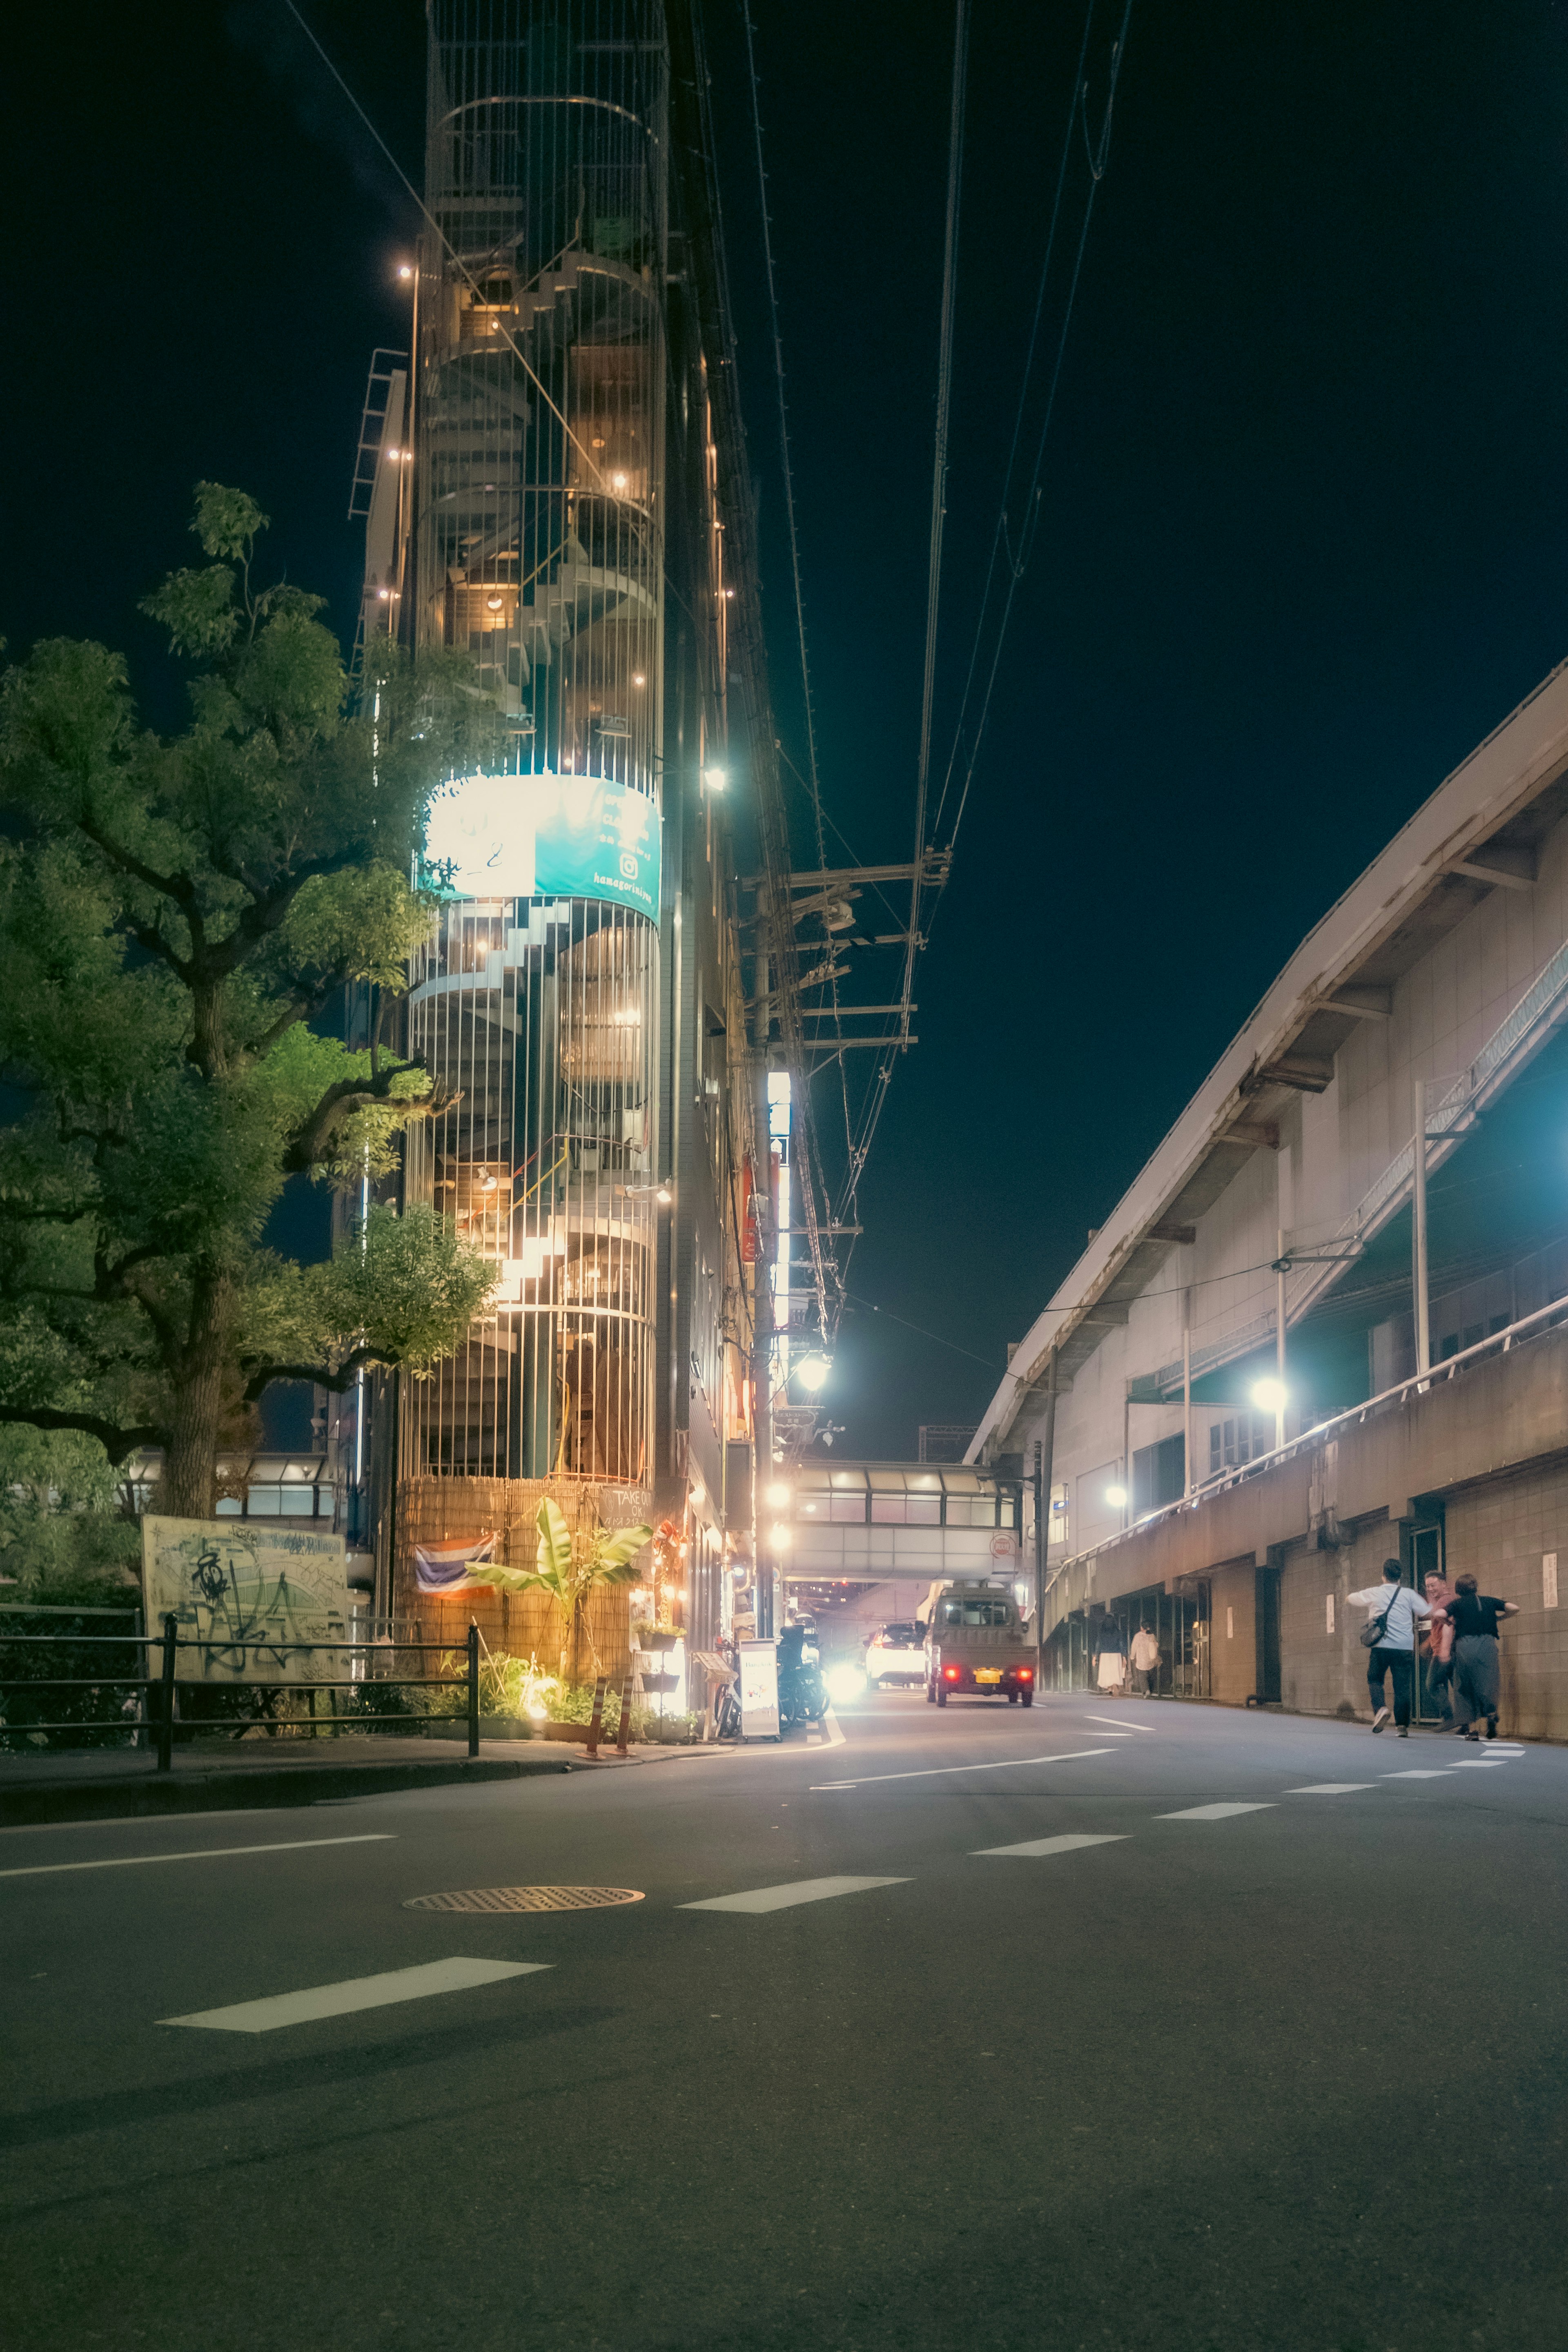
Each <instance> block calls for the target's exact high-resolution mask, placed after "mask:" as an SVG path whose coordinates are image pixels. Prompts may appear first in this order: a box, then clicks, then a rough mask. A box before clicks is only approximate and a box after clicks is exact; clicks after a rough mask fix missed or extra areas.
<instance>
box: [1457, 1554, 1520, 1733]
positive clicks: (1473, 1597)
mask: <svg viewBox="0 0 1568 2352" xmlns="http://www.w3.org/2000/svg"><path fill="white" fill-rule="evenodd" d="M1518 1614H1519V1603H1518V1601H1494V1600H1493V1599H1492V1598H1491V1596H1490V1595H1489V1594H1484V1593H1481V1592H1479V1591H1477V1590H1476V1580H1475V1578H1474V1577H1473V1576H1461V1577H1459V1578H1458V1579H1457V1580H1456V1582H1455V1585H1454V1598H1453V1599H1452V1601H1449V1602H1448V1604H1447V1617H1448V1622H1449V1624H1450V1625H1452V1627H1453V1629H1454V1717H1455V1722H1456V1725H1457V1727H1458V1729H1459V1730H1460V1731H1461V1732H1463V1734H1464V1736H1465V1738H1467V1739H1474V1738H1477V1736H1478V1735H1477V1731H1476V1723H1477V1720H1478V1718H1479V1717H1481V1716H1483V1715H1484V1716H1485V1717H1486V1719H1487V1738H1489V1739H1495V1738H1497V1709H1498V1670H1499V1667H1500V1664H1501V1657H1500V1652H1499V1649H1498V1637H1497V1629H1498V1625H1499V1623H1500V1621H1501V1619H1503V1618H1504V1617H1517V1616H1518Z"/></svg>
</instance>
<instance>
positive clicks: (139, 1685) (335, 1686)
mask: <svg viewBox="0 0 1568 2352" xmlns="http://www.w3.org/2000/svg"><path fill="white" fill-rule="evenodd" d="M72 1613H73V1614H77V1615H85V1614H87V1613H88V1612H85V1611H78V1612H72ZM177 1626H178V1620H177V1619H176V1618H174V1616H172V1615H170V1616H165V1617H164V1619H163V1632H162V1633H0V1652H3V1651H5V1650H6V1649H10V1648H21V1647H28V1646H39V1645H41V1646H44V1647H48V1648H53V1649H71V1650H83V1649H92V1648H94V1647H101V1648H105V1649H116V1650H126V1649H139V1650H142V1651H152V1650H156V1651H158V1653H159V1654H160V1655H159V1671H158V1673H157V1674H156V1675H108V1676H106V1677H105V1678H104V1679H103V1680H102V1681H98V1680H95V1679H94V1677H93V1676H91V1675H39V1676H37V1677H36V1678H32V1679H25V1680H22V1681H10V1682H0V1696H4V1694H5V1692H7V1691H14V1690H16V1691H22V1690H26V1691H45V1690H103V1689H105V1688H108V1689H111V1690H115V1691H126V1692H130V1691H137V1692H153V1691H156V1692H157V1693H158V1694H159V1701H160V1704H159V1706H158V1707H157V1710H156V1713H155V1716H154V1717H153V1720H152V1721H151V1722H150V1721H149V1719H148V1717H147V1715H146V1714H145V1712H142V1713H140V1714H139V1715H138V1717H137V1719H136V1721H135V1723H134V1724H132V1723H125V1724H124V1725H123V1728H124V1729H125V1730H127V1731H137V1732H142V1731H147V1730H155V1731H156V1733H157V1744H158V1768H157V1769H158V1770H159V1771H160V1772H170V1771H172V1770H173V1769H174V1702H175V1695H176V1692H177V1691H178V1689H179V1687H180V1677H179V1674H178V1671H177V1668H178V1660H179V1653H180V1652H181V1651H182V1650H210V1649H211V1648H212V1647H213V1644H212V1643H211V1642H210V1641H206V1642H200V1641H182V1640H181V1639H180V1637H179V1633H178V1631H177ZM371 1646H372V1645H371V1644H369V1643H365V1642H363V1641H362V1642H290V1643H288V1644H287V1647H288V1648H289V1650H291V1651H295V1652H309V1653H310V1654H312V1655H321V1656H338V1655H343V1654H347V1655H348V1656H350V1657H363V1655H364V1654H365V1653H366V1650H367V1649H368V1648H369V1647H371ZM394 1646H395V1648H396V1649H397V1650H400V1651H413V1652H420V1651H434V1652H435V1653H436V1654H437V1655H439V1656H443V1657H450V1656H451V1655H452V1654H453V1651H454V1644H453V1643H450V1642H398V1643H395V1644H394ZM185 1687H186V1689H197V1690H208V1689H211V1688H212V1685H211V1684H209V1683H207V1682H206V1681H205V1679H204V1680H201V1681H194V1680H193V1679H192V1678H191V1677H190V1676H187V1677H186V1678H185ZM222 1687H223V1688H224V1689H226V1690H276V1689H279V1688H289V1689H293V1688H299V1689H304V1690H306V1691H321V1690H325V1691H340V1690H348V1691H363V1690H367V1689H373V1690H462V1689H466V1690H467V1692H468V1754H469V1755H470V1756H477V1755H478V1754H479V1627H478V1626H477V1625H474V1624H470V1625H469V1627H468V1660H467V1670H466V1672H465V1673H463V1674H460V1675H376V1676H375V1678H374V1681H373V1682H367V1681H366V1680H365V1679H364V1678H363V1676H359V1677H355V1678H354V1679H353V1680H350V1681H346V1682H332V1681H321V1682H310V1683H305V1684H300V1685H293V1684H289V1685H282V1684H279V1682H278V1681H277V1680H276V1679H275V1678H268V1676H267V1675H242V1676H237V1677H236V1678H235V1680H233V1681H232V1682H226V1683H225V1684H224V1685H222ZM366 1719H367V1721H368V1720H370V1718H366ZM392 1719H394V1720H395V1718H392ZM415 1719H417V1718H415ZM115 1728H117V1727H116V1725H115V1724H114V1723H113V1722H112V1721H105V1722H100V1723H94V1722H90V1721H89V1722H83V1721H82V1720H81V1719H80V1718H77V1719H75V1720H73V1721H70V1722H65V1723H33V1722H29V1723H24V1724H6V1723H0V1731H4V1732H9V1733H11V1734H12V1735H13V1736H16V1735H21V1734H26V1733H29V1732H34V1731H108V1730H113V1729H115Z"/></svg>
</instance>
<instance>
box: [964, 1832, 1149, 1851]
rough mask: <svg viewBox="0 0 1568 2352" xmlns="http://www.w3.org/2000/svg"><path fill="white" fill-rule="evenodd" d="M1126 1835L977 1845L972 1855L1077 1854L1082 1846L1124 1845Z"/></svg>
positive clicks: (1039, 1839) (1032, 1839)
mask: <svg viewBox="0 0 1568 2352" xmlns="http://www.w3.org/2000/svg"><path fill="white" fill-rule="evenodd" d="M1124 1843H1126V1838H1125V1834H1122V1835H1121V1836H1116V1837H1048V1838H1027V1839H1026V1840H1025V1842H1024V1843H1023V1844H1022V1845H977V1846H972V1847H971V1848H970V1852H971V1853H977V1854H981V1853H1017V1854H1037V1853H1077V1851H1078V1849H1079V1846H1081V1845H1122V1844H1124Z"/></svg>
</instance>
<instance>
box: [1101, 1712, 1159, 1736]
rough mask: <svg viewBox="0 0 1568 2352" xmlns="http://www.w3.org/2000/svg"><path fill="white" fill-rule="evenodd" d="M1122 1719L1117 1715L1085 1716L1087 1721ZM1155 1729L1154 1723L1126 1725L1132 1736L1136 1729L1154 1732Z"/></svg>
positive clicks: (1115, 1721) (1114, 1720)
mask: <svg viewBox="0 0 1568 2352" xmlns="http://www.w3.org/2000/svg"><path fill="white" fill-rule="evenodd" d="M1084 1721H1085V1723H1120V1722H1121V1717H1120V1716H1115V1715H1086V1716H1085V1717H1084ZM1153 1729H1154V1727H1153V1725H1152V1723H1130V1724H1128V1725H1127V1726H1126V1730H1127V1734H1128V1737H1129V1738H1131V1735H1132V1734H1133V1732H1135V1731H1147V1732H1149V1733H1151V1734H1152V1732H1153Z"/></svg>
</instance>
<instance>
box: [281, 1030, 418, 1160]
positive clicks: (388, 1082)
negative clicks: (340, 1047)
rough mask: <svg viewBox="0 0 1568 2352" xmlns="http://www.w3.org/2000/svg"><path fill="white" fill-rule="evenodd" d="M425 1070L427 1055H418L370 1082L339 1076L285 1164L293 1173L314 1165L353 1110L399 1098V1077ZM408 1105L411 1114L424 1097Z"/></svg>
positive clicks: (287, 1152)
mask: <svg viewBox="0 0 1568 2352" xmlns="http://www.w3.org/2000/svg"><path fill="white" fill-rule="evenodd" d="M424 1069H425V1059H424V1056H423V1055H415V1057H414V1059H413V1060H412V1061H411V1062H399V1063H398V1064H397V1065H396V1066H395V1068H392V1069H386V1070H379V1071H377V1073H376V1075H375V1076H374V1077H373V1078H371V1079H369V1080H368V1081H367V1080H365V1079H363V1078H339V1079H338V1080H337V1082H336V1084H335V1085H333V1086H330V1087H328V1088H327V1091H326V1093H325V1094H324V1095H323V1096H322V1097H321V1101H320V1102H319V1103H318V1104H317V1105H316V1108H315V1109H314V1110H313V1111H312V1112H311V1113H310V1118H308V1119H306V1120H305V1122H304V1124H303V1125H302V1126H301V1127H300V1130H299V1132H298V1134H297V1135H296V1137H295V1139H294V1141H293V1142H292V1143H291V1144H290V1145H289V1149H288V1150H287V1151H285V1153H284V1155H283V1165H284V1167H285V1168H286V1169H288V1171H289V1173H290V1174H291V1175H292V1174H300V1173H303V1172H304V1171H307V1170H309V1169H311V1168H313V1167H314V1166H315V1165H316V1162H317V1161H318V1160H320V1158H321V1146H322V1145H323V1144H324V1143H325V1141H326V1139H327V1138H328V1136H329V1135H330V1134H331V1131H332V1129H333V1128H335V1127H339V1126H341V1125H342V1121H343V1120H344V1119H345V1118H348V1117H349V1116H350V1114H351V1113H352V1112H353V1111H356V1110H363V1109H364V1108H366V1107H367V1106H368V1105H369V1104H371V1103H384V1102H393V1101H395V1100H396V1099H397V1097H395V1095H394V1094H393V1091H392V1089H393V1087H394V1085H395V1082H396V1080H397V1079H398V1078H400V1077H401V1076H403V1074H404V1072H405V1070H420V1071H423V1070H424ZM408 1106H409V1111H410V1114H412V1113H413V1111H414V1110H415V1108H416V1106H418V1107H419V1108H424V1097H422V1096H417V1095H416V1096H411V1097H409V1098H408Z"/></svg>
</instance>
